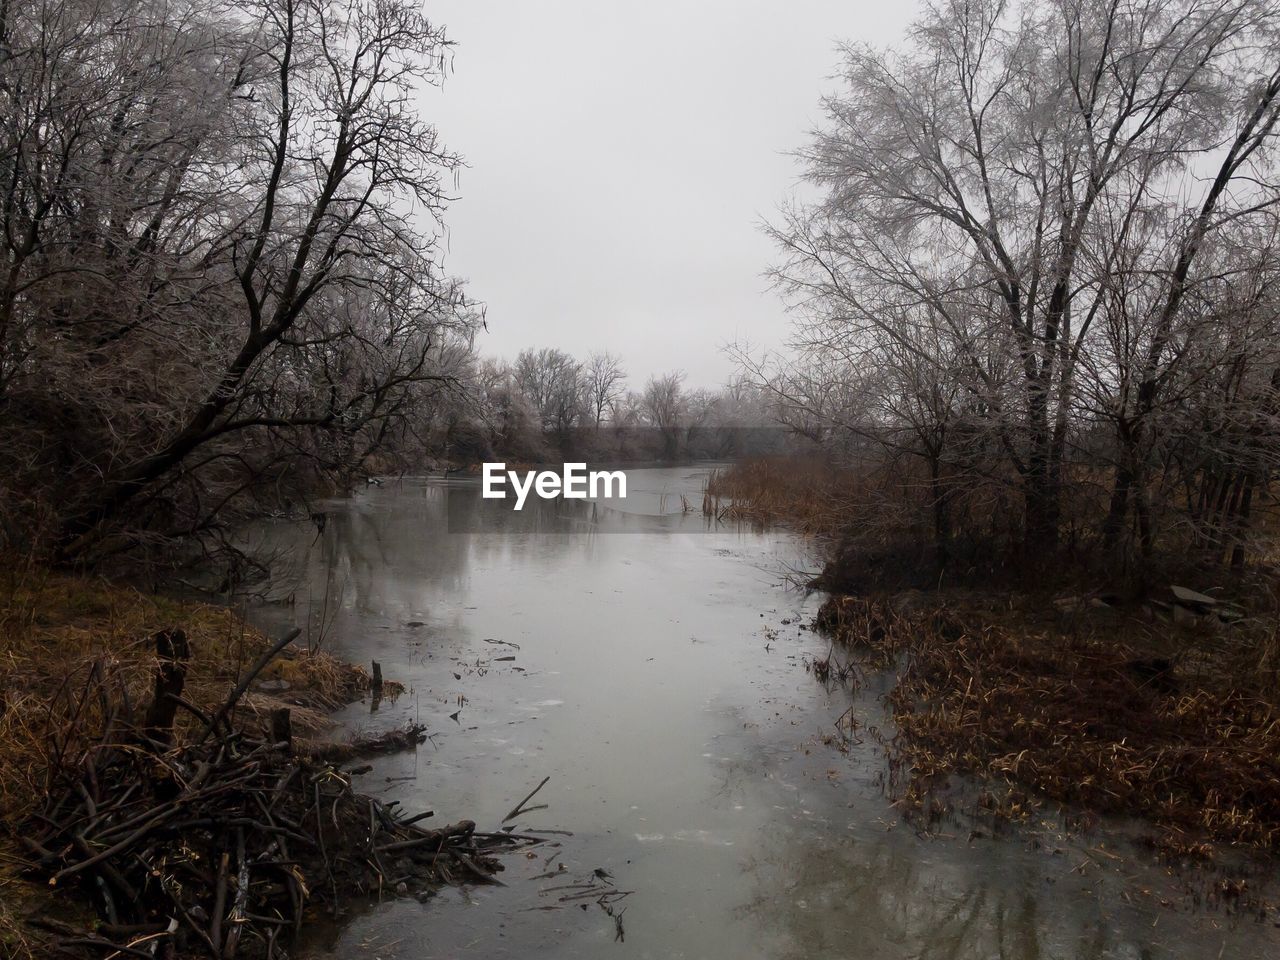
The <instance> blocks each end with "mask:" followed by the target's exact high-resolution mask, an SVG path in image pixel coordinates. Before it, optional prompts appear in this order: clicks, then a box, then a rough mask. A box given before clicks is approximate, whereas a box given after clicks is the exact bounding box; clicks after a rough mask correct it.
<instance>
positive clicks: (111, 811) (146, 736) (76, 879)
mask: <svg viewBox="0 0 1280 960" xmlns="http://www.w3.org/2000/svg"><path fill="white" fill-rule="evenodd" d="M287 639H288V638H286V639H285V640H282V641H281V642H279V643H277V644H275V645H274V646H273V648H272V649H273V650H274V651H275V652H276V653H278V652H279V651H280V650H281V649H283V647H284V646H285V645H286V643H287ZM156 644H157V652H158V654H159V655H160V656H159V666H158V668H157V676H156V684H155V689H156V696H155V699H154V701H153V703H152V704H151V705H150V706H149V707H148V709H147V710H146V712H145V717H144V719H143V722H142V723H141V724H138V725H135V724H134V723H132V722H131V718H130V717H129V711H128V707H127V704H115V705H114V708H113V710H112V711H111V714H112V716H113V717H114V718H115V719H114V720H113V722H112V723H110V724H108V725H107V727H106V729H105V730H103V731H101V733H100V735H99V736H98V737H97V738H96V739H95V738H94V737H91V736H89V735H88V734H87V733H86V732H85V731H79V741H80V742H81V743H83V744H85V748H84V749H81V750H78V751H76V753H75V755H74V756H70V755H69V756H68V757H66V758H64V759H63V760H62V761H61V763H60V765H59V766H58V767H57V768H56V769H53V770H51V771H50V784H51V786H50V790H49V795H48V800H47V802H46V804H45V806H44V809H43V810H42V811H40V813H39V814H38V815H36V816H35V817H33V818H32V820H31V822H30V823H28V824H25V825H24V827H25V830H24V836H25V838H26V847H27V849H28V851H29V853H30V857H29V862H28V872H29V873H30V874H33V875H35V876H36V877H37V878H39V879H41V880H43V881H45V882H47V883H48V884H49V885H50V886H52V887H56V888H59V889H66V890H69V891H71V892H72V893H73V895H78V896H83V897H85V898H86V899H88V900H90V901H91V902H92V903H93V905H94V907H95V908H96V909H97V912H98V914H99V916H100V918H101V921H102V922H101V924H100V925H97V926H96V927H95V929H94V930H93V931H88V930H76V929H73V928H66V927H65V925H62V927H63V929H61V931H60V933H59V939H58V941H57V943H56V944H55V945H54V946H55V948H56V949H57V950H59V951H60V952H61V953H63V954H70V955H73V956H84V957H97V958H105V957H129V956H147V957H176V956H184V957H185V956H200V955H204V956H208V957H211V958H214V960H236V958H241V960H243V958H262V960H284V958H286V957H288V955H289V950H290V946H291V944H292V942H293V941H294V938H295V936H296V934H297V932H298V931H299V929H300V928H301V926H302V923H303V920H304V914H307V913H309V912H314V911H321V912H328V913H330V914H333V915H337V914H340V913H342V912H343V911H344V909H345V908H346V907H347V906H349V905H350V904H351V903H352V902H353V901H354V900H357V899H359V898H368V897H375V898H376V897H383V896H387V895H410V894H414V895H420V896H421V895H425V894H427V893H429V892H430V891H432V890H434V889H436V888H437V887H439V886H440V885H442V884H448V883H458V882H465V883H496V882H497V880H496V879H495V878H494V873H495V872H497V871H499V870H501V869H502V867H501V864H500V863H499V862H497V861H496V860H494V859H493V858H492V857H491V854H492V853H493V852H495V851H501V850H511V849H514V848H517V847H523V846H528V845H531V844H536V843H542V842H544V840H543V838H541V837H536V836H531V835H514V834H509V833H505V832H498V833H478V832H477V831H476V829H475V824H474V823H472V822H471V821H461V822H460V823H456V824H452V825H450V826H447V827H443V828H439V829H434V830H432V829H426V828H424V827H422V826H419V825H418V824H419V821H420V820H422V819H424V818H425V817H426V816H429V813H424V814H418V815H415V816H409V815H405V814H402V813H400V812H399V810H398V805H397V804H395V803H390V804H383V803H380V802H379V801H377V800H375V799H372V798H370V797H365V796H361V795H360V794H357V793H356V792H354V791H353V790H352V788H351V784H350V781H349V780H348V779H347V777H345V776H344V775H342V774H341V773H340V772H339V771H338V770H337V769H336V768H335V767H334V766H333V765H332V764H331V763H328V762H325V761H322V760H318V759H316V758H314V757H307V756H296V755H294V754H293V753H292V752H291V750H290V743H291V736H290V720H289V714H288V711H287V710H284V711H278V712H277V713H275V714H273V715H272V717H271V724H270V730H269V732H268V733H267V734H266V735H258V734H250V733H248V732H245V731H240V730H236V729H234V728H233V726H232V724H231V718H233V717H234V716H235V714H234V705H235V701H236V700H237V699H239V697H240V695H241V694H243V692H244V690H245V689H247V688H248V685H249V683H251V682H252V679H253V677H254V676H256V675H257V674H258V673H259V672H260V671H261V670H262V668H263V667H264V666H265V665H266V662H267V661H266V658H264V660H260V661H259V662H258V663H257V664H255V665H254V667H253V668H251V669H250V671H249V672H248V673H247V674H246V675H245V676H244V677H242V678H241V681H240V683H238V684H237V685H236V687H235V689H234V690H233V691H232V692H231V694H230V695H229V697H228V698H227V701H226V702H225V703H224V704H223V705H222V706H221V707H220V708H219V709H218V710H217V711H215V712H214V713H213V714H212V715H206V714H205V713H203V712H202V711H199V710H198V709H197V708H195V707H192V706H191V705H190V704H188V703H186V701H184V700H183V699H182V697H181V693H182V687H183V679H184V677H185V662H186V659H187V657H188V655H189V651H188V650H187V649H186V643H185V638H184V637H182V634H181V633H180V631H168V632H166V633H165V634H162V635H158V636H157V638H156ZM108 690H109V684H108V683H107V682H106V678H103V682H102V683H101V684H100V689H99V690H97V691H86V693H85V696H90V695H93V696H106V695H108V693H107V691H108ZM179 707H185V708H187V709H189V710H190V711H192V712H193V713H194V714H195V715H196V716H197V717H199V718H200V720H201V727H202V729H203V733H202V734H201V735H200V736H199V737H197V738H195V739H193V740H188V741H186V742H176V743H175V742H174V741H175V739H176V738H175V735H174V730H173V720H174V717H175V712H176V710H177V709H178V708H179Z"/></svg>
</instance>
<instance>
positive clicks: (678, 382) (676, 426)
mask: <svg viewBox="0 0 1280 960" xmlns="http://www.w3.org/2000/svg"><path fill="white" fill-rule="evenodd" d="M683 384H684V373H682V372H680V371H675V372H673V373H667V374H663V375H662V376H657V375H654V376H651V377H650V378H649V381H648V383H646V384H645V387H644V398H643V400H644V411H645V414H646V416H647V417H648V419H649V425H650V426H652V427H654V428H655V429H657V431H658V432H659V434H660V435H661V436H662V456H663V457H664V458H665V459H668V460H670V459H674V458H675V457H676V456H677V455H679V453H680V427H681V421H682V418H683V416H684V414H685V402H684V399H685V398H684V388H683Z"/></svg>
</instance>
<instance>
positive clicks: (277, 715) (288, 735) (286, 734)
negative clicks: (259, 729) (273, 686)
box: [271, 707, 293, 753]
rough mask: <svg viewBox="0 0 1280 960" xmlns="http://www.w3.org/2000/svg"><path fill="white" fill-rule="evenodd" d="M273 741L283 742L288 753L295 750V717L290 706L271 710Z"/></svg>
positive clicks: (276, 742)
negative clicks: (290, 710)
mask: <svg viewBox="0 0 1280 960" xmlns="http://www.w3.org/2000/svg"><path fill="white" fill-rule="evenodd" d="M271 742H272V743H275V744H280V743H283V744H284V745H285V752H286V753H288V752H292V750H293V717H292V714H291V713H290V712H289V708H288V707H281V708H280V709H278V710H272V711H271Z"/></svg>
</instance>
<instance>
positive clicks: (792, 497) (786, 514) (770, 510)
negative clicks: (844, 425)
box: [702, 457, 868, 536]
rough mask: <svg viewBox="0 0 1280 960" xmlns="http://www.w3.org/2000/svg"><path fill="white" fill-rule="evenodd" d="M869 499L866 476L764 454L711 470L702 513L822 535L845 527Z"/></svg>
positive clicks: (818, 461)
mask: <svg viewBox="0 0 1280 960" xmlns="http://www.w3.org/2000/svg"><path fill="white" fill-rule="evenodd" d="M867 500H868V491H867V488H866V481H865V480H863V479H860V478H858V477H857V476H855V475H854V474H853V473H852V472H851V471H847V470H841V469H839V468H837V467H835V466H833V465H832V464H830V463H828V462H827V461H825V460H823V459H821V458H818V457H763V458H760V459H755V460H746V461H743V462H741V463H735V464H733V465H732V466H730V467H725V468H721V469H717V470H714V471H712V473H711V475H710V476H709V477H708V478H707V484H706V488H705V490H704V493H703V499H702V512H703V514H704V515H706V516H709V517H713V518H715V519H718V520H747V521H752V522H756V523H762V524H775V523H783V524H786V525H788V526H790V527H793V528H794V529H796V530H799V531H801V532H803V533H806V534H816V535H820V536H825V535H835V534H837V533H839V532H840V531H841V530H843V529H844V528H845V527H847V526H848V524H849V523H850V521H851V520H852V511H853V509H854V508H855V506H856V505H858V504H864V503H866V502H867Z"/></svg>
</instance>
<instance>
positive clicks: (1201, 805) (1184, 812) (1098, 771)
mask: <svg viewBox="0 0 1280 960" xmlns="http://www.w3.org/2000/svg"><path fill="white" fill-rule="evenodd" d="M817 625H818V626H819V627H820V628H822V629H825V630H826V631H828V632H830V633H831V634H832V635H833V636H834V637H835V638H837V639H838V640H839V641H840V642H841V643H843V644H845V645H847V646H848V647H850V648H854V649H858V650H861V651H863V653H864V656H866V657H868V658H870V659H872V660H873V661H874V662H876V663H877V664H879V665H881V666H889V665H896V669H898V671H899V675H898V682H897V685H896V687H895V688H894V690H893V691H892V692H891V693H890V694H889V696H888V702H889V705H890V707H891V708H892V711H893V715H894V719H895V721H896V725H897V735H896V738H895V739H894V740H893V741H892V742H891V743H890V744H889V745H888V746H889V748H890V751H891V754H892V757H893V760H894V764H895V767H896V769H898V770H899V772H900V773H901V774H902V776H901V777H900V778H899V780H898V787H897V789H898V794H899V800H900V801H901V802H902V803H903V805H904V806H905V807H907V808H908V809H915V810H921V811H927V810H929V809H931V808H932V799H931V794H932V792H933V788H934V787H935V786H936V785H938V784H940V783H943V782H945V781H946V779H947V778H948V776H949V775H951V774H955V773H962V774H968V775H972V776H976V777H979V778H987V779H991V780H995V781H998V782H1003V783H1005V784H1007V785H1009V786H1010V787H1012V788H1014V789H1030V790H1031V791H1033V792H1034V794H1036V795H1038V796H1040V797H1041V798H1048V799H1051V800H1054V801H1060V802H1062V803H1065V804H1068V805H1071V806H1073V807H1077V808H1082V809H1084V810H1087V811H1092V812H1097V813H1104V812H1105V813H1123V814H1136V815H1141V816H1144V817H1146V818H1148V819H1149V820H1151V821H1152V822H1154V823H1155V824H1158V825H1159V826H1161V827H1163V828H1166V829H1167V830H1169V831H1172V832H1173V833H1175V834H1177V835H1181V836H1184V837H1189V838H1195V837H1201V838H1204V839H1207V840H1210V841H1213V842H1217V843H1224V844H1230V845H1242V846H1248V847H1255V848H1261V849H1265V850H1269V851H1274V850H1277V849H1280V714H1278V713H1277V711H1276V709H1275V708H1274V706H1273V705H1272V704H1270V703H1268V702H1266V701H1265V700H1263V699H1261V698H1260V697H1258V696H1256V695H1253V694H1250V693H1248V692H1245V691H1244V690H1242V689H1241V688H1238V687H1233V686H1232V685H1231V684H1229V683H1213V682H1210V681H1209V680H1207V679H1206V678H1199V679H1197V678H1192V677H1190V676H1188V675H1185V674H1184V673H1183V672H1180V671H1179V670H1178V669H1177V668H1176V666H1173V665H1171V664H1169V663H1168V662H1167V661H1164V660H1161V659H1153V658H1150V657H1147V656H1145V655H1144V654H1145V653H1146V652H1147V651H1145V650H1140V649H1137V648H1136V647H1135V646H1133V645H1131V644H1130V643H1128V642H1126V641H1125V640H1122V639H1120V638H1118V637H1116V636H1115V635H1114V633H1113V634H1111V635H1103V634H1102V633H1100V632H1089V631H1086V632H1084V633H1075V632H1066V631H1059V630H1054V629H1050V628H1045V627H1044V626H1043V625H1041V626H1040V627H1033V626H1031V625H1029V624H1022V625H1019V624H1018V623H1017V622H1013V623H1008V622H997V621H996V620H994V619H993V618H991V617H990V616H988V615H985V614H984V613H983V612H981V611H976V610H966V609H965V608H964V607H963V606H958V607H947V606H942V607H939V608H936V609H933V610H931V611H928V612H920V613H914V614H912V615H905V614H903V613H902V612H900V611H899V610H896V609H895V608H894V606H893V605H892V604H891V603H890V602H888V601H886V600H868V599H860V598H853V597H833V598H831V599H829V600H828V601H827V602H826V603H825V604H824V605H823V607H822V610H821V612H820V613H819V616H818V622H817ZM1017 806H1018V807H1019V809H1024V810H1025V809H1027V805H1026V804H1025V803H1021V802H1020V803H1019V804H1018V805H1017Z"/></svg>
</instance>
